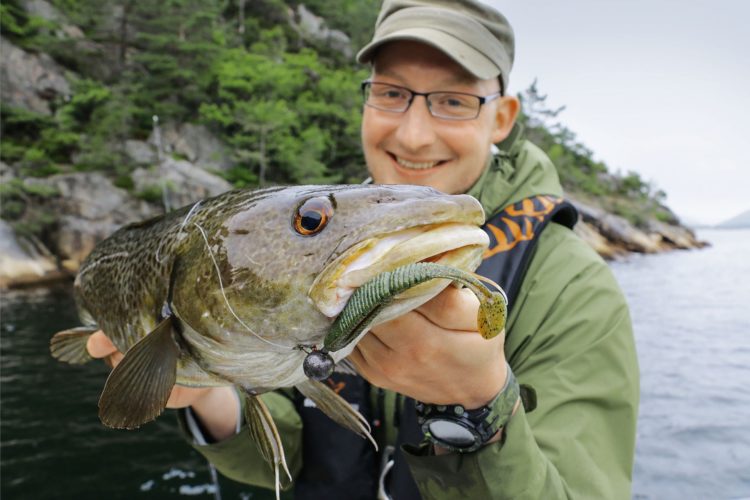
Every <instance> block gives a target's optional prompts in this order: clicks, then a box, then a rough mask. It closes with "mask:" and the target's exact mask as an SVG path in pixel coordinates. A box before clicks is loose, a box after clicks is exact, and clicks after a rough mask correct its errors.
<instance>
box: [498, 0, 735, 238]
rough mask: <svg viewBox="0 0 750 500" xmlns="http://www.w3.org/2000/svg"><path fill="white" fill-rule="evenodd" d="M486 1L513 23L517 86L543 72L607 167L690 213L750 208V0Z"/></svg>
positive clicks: (572, 123) (699, 216)
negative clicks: (639, 181) (632, 173)
mask: <svg viewBox="0 0 750 500" xmlns="http://www.w3.org/2000/svg"><path fill="white" fill-rule="evenodd" d="M484 1H485V2H486V3H488V4H490V5H493V6H495V7H496V8H497V9H498V10H500V12H502V13H503V14H504V15H505V16H506V17H507V18H508V20H509V21H510V23H511V25H512V26H513V29H514V31H515V36H516V57H515V64H514V67H513V70H512V72H511V76H510V87H509V91H510V92H512V93H517V92H520V91H522V90H523V89H525V88H527V87H528V86H529V85H530V84H531V83H532V82H533V81H534V79H537V82H538V83H537V86H538V89H539V90H540V91H541V93H543V94H547V95H548V98H547V102H548V103H549V105H550V107H551V108H556V107H559V106H563V105H564V106H565V110H564V111H563V112H562V113H561V114H560V115H559V116H558V120H559V121H560V122H561V123H562V124H564V125H565V126H567V127H568V128H570V129H571V130H572V131H573V132H575V133H576V135H577V138H578V140H579V141H580V142H582V143H583V144H584V145H586V147H588V148H589V149H591V150H592V151H593V152H594V157H595V158H596V159H597V160H601V161H603V162H604V163H606V164H607V166H608V167H609V169H610V171H612V172H617V171H618V170H619V171H620V172H622V173H627V172H628V171H631V170H632V171H635V172H638V174H639V175H640V176H641V178H642V179H644V180H645V181H648V182H651V183H653V184H654V185H655V186H656V187H657V188H658V189H662V190H664V191H665V192H666V193H667V201H666V204H667V205H668V206H669V207H670V208H671V209H672V210H673V211H674V212H676V213H677V215H678V216H680V218H681V219H682V220H683V221H684V222H686V223H688V224H716V223H719V222H722V221H724V220H726V219H729V218H731V217H733V216H735V215H737V214H739V213H741V212H744V211H746V210H748V209H750V193H749V191H750V160H748V154H747V150H748V145H750V137H749V136H750V117H748V115H750V29H748V28H747V24H746V23H747V19H750V1H746V0H712V1H707V0H680V1H678V0H567V1H564V2H563V1H552V0H546V1H543V0H523V1H518V0H484Z"/></svg>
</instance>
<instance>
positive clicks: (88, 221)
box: [0, 145, 707, 289]
mask: <svg viewBox="0 0 750 500" xmlns="http://www.w3.org/2000/svg"><path fill="white" fill-rule="evenodd" d="M141 146H143V145H141ZM146 146H148V145H146ZM134 178H135V179H136V182H139V183H143V185H150V186H161V189H162V199H161V200H160V201H159V202H147V201H145V200H143V199H139V198H137V197H135V196H133V195H132V194H131V193H130V192H128V191H127V190H125V189H121V188H119V187H117V186H115V185H114V183H113V182H112V180H111V179H109V178H107V177H106V176H105V175H103V174H101V173H98V172H79V173H70V174H60V175H54V176H50V177H47V178H42V179H24V180H23V182H24V183H25V184H26V183H28V184H30V185H36V186H37V187H38V186H45V187H47V188H51V189H54V190H55V192H57V193H58V194H57V196H53V197H49V198H46V199H44V200H43V201H42V203H43V205H44V207H43V208H44V209H45V210H47V211H48V212H51V213H54V214H55V215H56V218H57V220H56V223H55V225H54V229H53V230H52V231H50V232H49V234H47V235H46V237H45V241H44V242H43V241H41V240H39V239H38V238H35V237H29V236H24V235H21V234H17V233H16V232H15V231H14V230H13V228H12V227H11V226H10V225H9V224H8V223H7V222H5V221H0V242H2V243H0V288H6V289H7V288H18V287H28V286H43V285H46V284H49V283H51V282H54V281H58V280H61V279H70V278H71V277H73V276H74V275H75V273H76V272H77V270H78V268H79V266H80V264H81V262H82V261H83V259H84V258H85V257H86V255H88V253H89V252H90V251H91V250H92V249H93V247H94V245H96V243H97V242H99V241H101V240H102V239H104V238H106V237H107V236H108V235H110V234H111V233H112V232H114V231H115V230H116V229H117V228H119V227H121V226H123V225H125V224H128V223H131V222H137V221H140V220H144V219H147V218H149V217H153V216H156V215H159V214H161V213H164V211H165V208H176V207H180V206H183V205H187V204H189V203H192V202H195V201H197V200H199V199H201V198H205V197H208V196H213V195H217V194H219V193H221V192H224V191H226V190H228V189H230V188H231V186H230V185H229V184H228V183H227V182H226V181H224V180H223V179H222V178H220V177H219V176H217V175H214V174H212V173H209V172H208V171H206V170H203V169H202V168H200V167H198V166H197V165H196V164H194V163H191V162H189V161H187V160H174V159H172V158H171V157H170V158H167V159H164V160H162V161H161V162H159V163H158V164H157V166H155V167H151V168H145V167H144V168H142V169H139V170H138V171H136V172H135V174H134ZM3 181H4V182H6V181H8V179H7V178H5V179H4V180H3ZM571 201H572V202H573V204H574V205H575V206H576V207H577V208H578V211H579V214H580V219H579V222H578V224H577V225H576V227H575V232H576V233H577V234H578V235H579V236H580V237H581V238H583V239H584V240H585V241H586V242H587V243H588V244H589V245H591V247H592V248H593V249H594V250H596V252H597V253H599V255H601V256H602V257H604V258H605V259H608V260H612V259H619V258H622V257H624V256H626V255H628V254H631V253H645V254H652V253H658V252H665V251H671V250H683V249H694V248H702V247H704V246H706V245H707V243H706V242H702V241H699V240H698V239H697V238H696V236H695V234H694V232H693V231H692V230H690V229H689V228H686V227H683V226H679V225H670V224H665V223H662V222H659V221H655V220H654V221H651V222H650V223H649V224H648V228H647V229H645V230H644V229H639V228H636V227H634V226H633V225H632V224H630V223H629V222H628V221H627V220H625V219H624V218H622V217H619V216H617V215H613V214H611V213H608V212H606V211H605V210H603V209H601V208H599V207H597V206H594V205H591V204H588V203H584V202H581V201H579V200H576V199H574V198H571Z"/></svg>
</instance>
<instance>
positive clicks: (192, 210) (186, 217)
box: [156, 200, 203, 264]
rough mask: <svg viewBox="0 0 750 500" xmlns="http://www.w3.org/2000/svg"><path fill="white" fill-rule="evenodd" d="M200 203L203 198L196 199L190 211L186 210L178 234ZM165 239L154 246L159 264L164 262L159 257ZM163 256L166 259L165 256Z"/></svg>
mask: <svg viewBox="0 0 750 500" xmlns="http://www.w3.org/2000/svg"><path fill="white" fill-rule="evenodd" d="M201 203H203V200H198V201H197V202H195V204H194V205H193V206H192V207H190V211H188V213H187V215H186V216H185V218H184V219H183V220H182V224H180V229H179V230H178V231H177V234H178V235H179V234H180V233H182V231H183V230H184V229H185V225H186V224H187V222H188V220H189V219H190V217H191V216H192V215H193V212H195V210H196V209H197V208H198V207H199V206H200V204H201ZM167 241H169V238H163V239H162V240H161V242H159V246H158V247H156V262H158V263H159V264H163V263H164V259H162V258H161V255H160V254H161V249H162V248H164V244H165V243H166V242H167ZM164 258H165V259H166V256H165V257H164Z"/></svg>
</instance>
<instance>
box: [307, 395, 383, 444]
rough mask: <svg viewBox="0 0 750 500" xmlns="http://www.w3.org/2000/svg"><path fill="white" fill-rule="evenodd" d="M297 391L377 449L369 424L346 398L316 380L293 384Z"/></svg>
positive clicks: (332, 418)
mask: <svg viewBox="0 0 750 500" xmlns="http://www.w3.org/2000/svg"><path fill="white" fill-rule="evenodd" d="M295 387H296V388H297V389H298V390H299V392H301V393H302V394H304V395H305V396H306V397H308V398H310V399H311V400H312V401H313V402H314V403H315V405H316V406H317V407H318V408H319V409H320V411H322V412H323V413H325V414H326V415H328V417H330V418H331V420H333V421H334V422H336V423H337V424H339V425H340V426H342V427H344V428H346V429H349V430H350V431H353V432H355V433H357V434H359V435H360V436H362V437H363V438H366V439H369V440H370V442H371V443H372V444H373V446H375V449H376V450H377V449H378V444H377V443H376V442H375V440H374V439H373V438H372V435H371V434H370V424H369V423H367V419H365V417H363V416H362V415H361V414H360V413H359V412H358V411H357V410H355V409H354V408H352V405H350V404H349V402H348V401H347V400H345V399H344V398H342V397H341V396H339V395H338V394H336V393H335V392H334V391H333V389H331V388H330V387H328V386H327V385H325V384H324V383H322V382H318V381H317V380H306V381H304V382H301V383H299V384H297V385H296V386H295Z"/></svg>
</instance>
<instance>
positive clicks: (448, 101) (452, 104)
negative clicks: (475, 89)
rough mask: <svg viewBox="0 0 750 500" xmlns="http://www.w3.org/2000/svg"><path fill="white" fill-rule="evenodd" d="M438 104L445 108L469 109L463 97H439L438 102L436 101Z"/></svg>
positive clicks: (468, 103)
mask: <svg viewBox="0 0 750 500" xmlns="http://www.w3.org/2000/svg"><path fill="white" fill-rule="evenodd" d="M438 104H439V105H440V106H443V107H446V108H464V107H470V102H469V99H467V98H466V97H465V96H457V95H445V96H441V97H440V100H439V101H438Z"/></svg>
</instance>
